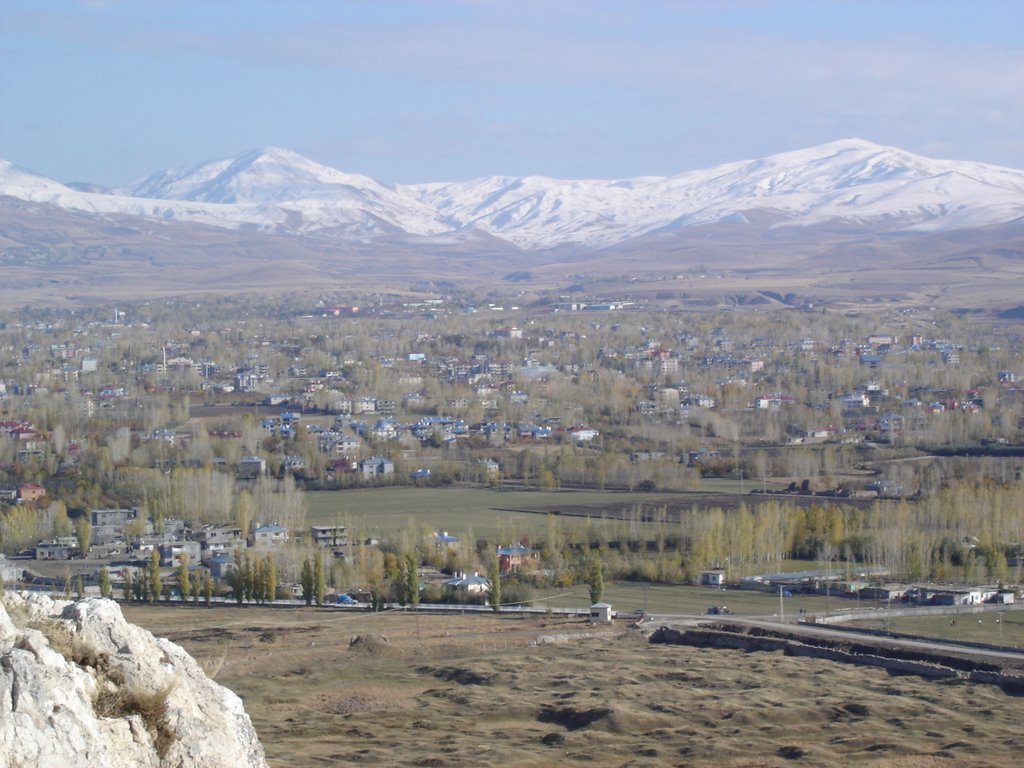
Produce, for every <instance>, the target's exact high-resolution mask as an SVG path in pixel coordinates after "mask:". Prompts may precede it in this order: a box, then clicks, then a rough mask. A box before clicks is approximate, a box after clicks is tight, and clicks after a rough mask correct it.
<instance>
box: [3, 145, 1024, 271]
mask: <svg viewBox="0 0 1024 768" xmlns="http://www.w3.org/2000/svg"><path fill="white" fill-rule="evenodd" d="M0 195H7V196H10V197H13V198H17V199H20V200H25V201H30V202H40V203H42V202H45V203H50V204H52V205H55V206H57V207H59V208H63V209H65V210H72V211H79V212H86V213H90V214H93V215H97V216H100V217H108V216H112V215H118V216H120V215H129V216H137V217H141V218H143V219H147V220H149V221H152V222H160V221H168V220H177V221H185V222H193V223H198V224H204V225H209V226H214V227H220V228H225V229H231V230H235V231H243V230H248V229H254V230H256V231H260V232H264V233H270V234H280V235H299V236H313V237H317V238H318V239H324V238H326V239H332V240H337V241H349V242H362V243H367V242H373V241H374V240H376V239H379V238H381V237H388V238H394V237H396V236H397V237H405V238H408V239H410V240H422V239H423V238H428V239H429V238H435V237H437V238H442V239H443V238H450V237H453V236H454V237H461V238H464V237H467V236H470V235H471V234H472V233H473V232H474V231H476V232H480V233H485V234H487V235H489V236H491V237H495V238H498V239H499V240H503V241H505V242H507V243H509V244H511V245H512V246H514V247H516V248H519V249H521V250H524V251H532V252H545V251H550V250H553V249H562V248H565V247H575V248H583V249H599V250H600V249H607V248H610V247H621V246H623V244H625V243H628V242H629V241H630V240H632V239H635V238H644V239H647V238H650V237H659V236H660V237H670V236H672V234H673V233H674V232H678V231H681V230H685V229H691V228H693V227H698V226H706V225H710V224H723V223H724V224H731V225H734V226H737V227H750V226H759V227H763V228H764V229H765V230H766V231H770V230H772V229H777V228H779V227H792V226H831V227H833V228H839V229H842V228H847V227H851V226H853V227H866V228H867V227H872V228H875V229H881V230H884V231H905V232H915V231H920V232H930V231H943V230H949V231H952V230H957V229H965V228H974V227H983V226H991V225H994V224H1004V223H1007V222H1011V221H1014V220H1016V219H1019V218H1021V217H1024V171H1020V170H1016V169H1011V168H1004V167H1002V166H994V165H986V164H982V163H973V162H968V161H949V160H934V159H931V158H926V157H922V156H919V155H914V154H912V153H909V152H906V151H904V150H901V149H898V148H894V147H884V146H881V145H878V144H874V143H872V142H869V141H865V140H863V139H841V140H837V141H834V142H829V143H826V144H822V145H818V146H816V147H810V148H806V149H799V150H793V151H790V152H783V153H778V154H774V155H769V156H767V157H763V158H758V159H754V160H741V161H735V162H731V163H725V164H722V165H717V166H713V167H711V168H707V169H698V170H694V171H687V172H684V173H680V174H676V175H673V176H639V177H634V178H627V179H610V180H601V179H597V180H593V179H590V180H572V179H569V180H563V179H555V178H551V177H547V176H525V177H514V176H485V177H480V178H478V179H472V180H469V181H462V182H433V183H425V184H407V185H401V184H398V185H388V184H385V183H382V182H380V181H377V180H376V179H373V178H371V177H369V176H365V175H361V174H353V173H346V172H343V171H340V170H338V169H335V168H331V167H330V166H326V165H322V164H320V163H317V162H315V161H313V160H310V159H308V158H305V157H303V156H302V155H299V154H297V153H295V152H292V151H290V150H287V149H281V148H276V147H262V148H259V149H255V150H250V151H248V152H245V153H242V154H241V155H238V156H237V157H234V158H228V159H225V160H216V161H211V162H206V163H200V164H198V165H195V166H192V167H190V168H187V169H184V170H165V171H158V172H156V173H154V174H151V175H150V176H148V177H146V178H144V179H141V180H139V181H136V182H133V183H131V184H129V185H126V186H124V187H119V188H114V189H104V188H102V187H98V186H96V185H91V184H89V183H87V182H76V183H73V184H67V185H65V184H61V183H60V182H57V181H54V180H52V179H48V178H46V177H44V176H40V175H38V174H34V173H32V172H30V171H26V170H24V169H21V168H18V167H17V166H15V165H14V164H13V163H10V162H7V161H0ZM753 221H757V222H759V223H758V224H756V225H755V224H753V223H752V222H753Z"/></svg>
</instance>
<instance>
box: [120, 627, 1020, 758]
mask: <svg viewBox="0 0 1024 768" xmlns="http://www.w3.org/2000/svg"><path fill="white" fill-rule="evenodd" d="M126 613H127V614H128V617H129V619H130V620H132V621H135V622H137V623H139V624H141V625H143V626H146V627H148V628H150V629H152V630H153V631H154V632H156V633H157V634H163V635H166V636H168V637H170V638H171V639H173V640H175V641H177V642H179V643H181V644H182V645H184V646H185V648H186V649H187V650H189V651H190V652H191V653H193V654H194V655H196V656H197V657H200V658H201V657H203V656H204V654H208V653H211V652H213V653H219V652H220V649H221V648H222V647H223V644H224V643H225V642H227V643H228V646H229V648H230V650H229V651H228V653H227V656H226V658H225V661H224V664H223V667H222V668H221V672H220V678H219V680H220V682H222V683H223V684H225V685H227V686H229V687H231V688H232V689H233V690H235V691H236V692H238V693H239V694H240V695H241V696H242V697H243V699H244V700H245V704H246V709H247V710H248V711H249V713H250V715H251V717H252V719H253V722H254V724H255V726H256V729H257V731H258V732H259V734H260V737H261V739H262V740H263V744H264V747H265V749H266V751H267V756H268V759H269V762H270V764H271V765H272V766H282V767H283V766H288V768H305V767H306V766H322V765H334V764H345V765H352V764H356V765H359V764H365V765H375V766H377V765H380V766H491V765H494V766H497V765H501V766H503V767H505V768H510V767H515V768H527V767H531V768H532V767H533V766H549V765H553V764H558V765H570V766H571V765H587V766H588V768H594V767H599V766H663V765H694V766H698V765H700V766H705V765H710V766H737V767H739V766H782V765H813V766H846V765H850V764H867V765H871V766H879V767H881V768H897V767H898V768H911V767H913V766H922V768H923V766H1009V765H1017V764H1018V763H1019V755H1020V750H1021V749H1022V748H1024V734H1022V733H1021V731H1020V728H1019V722H1020V719H1021V716H1022V715H1024V699H1021V698H1014V697H1011V696H1007V695H1006V694H1004V693H1003V692H1001V691H1000V690H999V689H998V688H996V687H993V686H984V685H974V684H968V683H961V682H928V681H925V680H922V679H919V678H916V677H891V676H890V675H888V674H887V673H885V672H884V671H881V670H877V669H867V668H860V667H851V666H844V665H839V664H833V663H831V662H827V661H822V660H816V659H797V658H791V657H787V656H784V655H782V654H781V653H749V654H748V653H744V652H741V651H731V650H713V649H697V648H687V647H681V646H654V645H649V644H648V643H646V641H645V640H644V639H643V638H642V637H641V636H640V635H639V634H638V633H635V632H629V631H626V630H625V628H624V627H616V628H615V629H614V630H613V631H612V632H609V633H605V634H599V635H597V636H588V637H579V638H577V639H575V640H573V641H571V642H568V643H560V644H550V645H540V646H534V645H531V641H532V640H534V639H535V638H536V637H537V636H539V635H556V634H560V633H564V634H571V633H579V631H580V630H583V629H585V627H584V626H583V625H581V624H580V623H578V622H566V621H561V620H554V619H545V618H543V617H538V618H529V619H524V618H513V617H495V616H490V615H488V616H472V617H470V616H446V617H439V616H430V617H428V616H419V617H417V616H413V615H408V614H390V615H369V614H360V615H355V616H352V615H345V616H338V615H335V614H329V613H324V612H318V611H310V610H299V611H284V610H260V609H212V610H204V609H197V610H196V611H195V612H194V613H195V615H194V621H192V622H191V627H190V628H182V621H181V618H182V617H181V614H180V612H178V611H167V610H165V609H160V608H149V607H139V608H136V607H131V608H127V609H126ZM267 632H271V633H272V634H273V637H274V641H273V642H269V643H268V642H265V641H261V640H260V636H261V635H262V634H265V633H267ZM580 634H583V633H580ZM588 634H589V633H588ZM353 638H359V639H358V640H356V641H355V642H353ZM385 638H386V641H385Z"/></svg>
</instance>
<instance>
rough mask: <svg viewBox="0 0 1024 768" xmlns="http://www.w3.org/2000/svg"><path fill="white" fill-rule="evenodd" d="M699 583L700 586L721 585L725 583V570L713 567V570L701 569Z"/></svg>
mask: <svg viewBox="0 0 1024 768" xmlns="http://www.w3.org/2000/svg"><path fill="white" fill-rule="evenodd" d="M700 584H701V586H702V587H721V586H723V585H724V584H725V571H722V570H718V569H715V570H713V571H701V573H700Z"/></svg>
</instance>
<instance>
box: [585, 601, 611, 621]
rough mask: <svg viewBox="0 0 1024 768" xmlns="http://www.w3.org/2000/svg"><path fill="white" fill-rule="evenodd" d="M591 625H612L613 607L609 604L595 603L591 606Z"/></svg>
mask: <svg viewBox="0 0 1024 768" xmlns="http://www.w3.org/2000/svg"><path fill="white" fill-rule="evenodd" d="M590 623H591V624H611V623H612V607H611V606H610V605H609V604H608V603H594V604H593V605H592V606H590Z"/></svg>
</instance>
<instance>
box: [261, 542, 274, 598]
mask: <svg viewBox="0 0 1024 768" xmlns="http://www.w3.org/2000/svg"><path fill="white" fill-rule="evenodd" d="M263 579H264V591H263V598H264V599H265V600H266V601H267V602H270V603H272V602H274V598H275V597H276V596H277V566H276V565H275V563H274V555H273V554H268V555H267V561H266V563H265V564H264V566H263Z"/></svg>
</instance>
